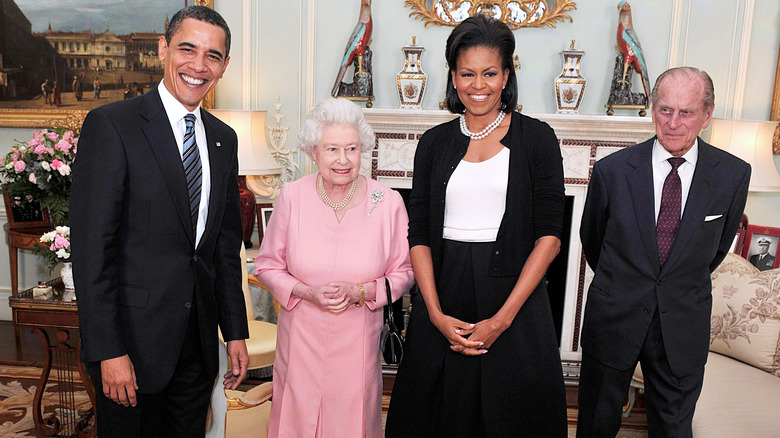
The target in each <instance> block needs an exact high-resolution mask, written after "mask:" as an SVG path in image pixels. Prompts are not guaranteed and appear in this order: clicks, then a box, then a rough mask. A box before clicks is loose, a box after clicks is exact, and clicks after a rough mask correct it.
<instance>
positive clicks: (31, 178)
mask: <svg viewBox="0 0 780 438" xmlns="http://www.w3.org/2000/svg"><path fill="white" fill-rule="evenodd" d="M27 179H29V180H30V182H31V183H33V184H35V181H36V179H35V174H34V173H31V174H30V176H28V177H27Z"/></svg>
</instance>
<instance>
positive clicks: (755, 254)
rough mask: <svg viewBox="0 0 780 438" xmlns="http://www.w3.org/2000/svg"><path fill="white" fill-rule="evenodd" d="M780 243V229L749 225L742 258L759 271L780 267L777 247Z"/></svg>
mask: <svg viewBox="0 0 780 438" xmlns="http://www.w3.org/2000/svg"><path fill="white" fill-rule="evenodd" d="M778 243H780V228H773V227H764V226H761V225H748V228H747V235H746V236H745V246H744V248H743V249H742V257H744V258H746V259H748V261H750V263H751V264H752V265H753V266H755V267H756V268H758V270H759V271H768V270H770V269H775V268H778V267H780V259H778V257H777V255H778V254H777V246H778Z"/></svg>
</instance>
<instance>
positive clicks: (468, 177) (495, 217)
mask: <svg viewBox="0 0 780 438" xmlns="http://www.w3.org/2000/svg"><path fill="white" fill-rule="evenodd" d="M508 183H509V149H507V148H502V149H501V151H500V152H499V153H497V154H496V155H494V156H493V157H491V158H490V159H487V160H485V161H482V162H479V163H472V162H469V161H463V160H461V162H460V163H459V164H458V167H456V168H455V171H454V172H453V173H452V176H451V177H450V180H449V182H448V183H447V196H446V202H445V204H444V233H443V234H444V236H443V237H444V238H445V239H449V240H458V241H461V242H494V241H495V240H496V236H497V235H498V228H499V226H500V225H501V219H502V218H503V217H504V209H505V208H506V191H507V184H508Z"/></svg>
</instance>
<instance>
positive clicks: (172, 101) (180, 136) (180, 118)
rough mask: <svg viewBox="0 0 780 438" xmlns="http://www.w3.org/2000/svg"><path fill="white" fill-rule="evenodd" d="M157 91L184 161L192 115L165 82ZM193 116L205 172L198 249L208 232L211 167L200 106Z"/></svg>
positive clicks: (196, 139)
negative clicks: (185, 134)
mask: <svg viewBox="0 0 780 438" xmlns="http://www.w3.org/2000/svg"><path fill="white" fill-rule="evenodd" d="M157 90H158V91H159V92H160V100H162V103H163V107H164V108H165V113H166V114H167V115H168V120H169V121H170V123H171V129H172V130H173V137H174V138H176V146H178V147H179V155H180V156H182V159H183V157H184V131H185V130H186V126H185V124H184V116H186V115H187V114H190V112H189V111H188V110H187V108H185V107H184V105H182V104H181V102H179V101H178V100H176V98H175V97H173V95H172V94H171V93H170V92H169V91H168V89H167V88H165V84H164V83H163V82H160V85H158V86H157ZM192 114H193V115H194V116H195V142H196V144H197V145H198V153H199V154H200V165H201V169H202V170H203V175H202V176H201V189H200V205H199V207H198V229H197V230H195V247H196V248H197V246H198V243H200V238H201V236H203V232H204V231H205V230H206V218H207V217H208V214H209V195H210V194H211V167H210V166H209V148H208V143H206V129H205V128H204V127H203V120H201V118H200V106H198V107H197V108H195V111H193V112H192Z"/></svg>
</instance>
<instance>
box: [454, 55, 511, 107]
mask: <svg viewBox="0 0 780 438" xmlns="http://www.w3.org/2000/svg"><path fill="white" fill-rule="evenodd" d="M507 80H509V71H508V70H502V69H501V56H500V55H499V53H498V49H493V48H488V47H482V46H477V47H471V48H468V49H465V50H463V51H462V52H461V53H460V55H458V65H457V68H456V69H455V70H453V71H452V84H453V85H455V89H456V90H457V91H458V97H459V98H460V101H461V102H463V106H465V107H466V111H467V112H469V113H471V114H472V115H475V116H481V115H485V114H489V113H491V112H493V111H496V110H499V109H501V91H502V90H503V88H504V86H505V85H506V82H507Z"/></svg>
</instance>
